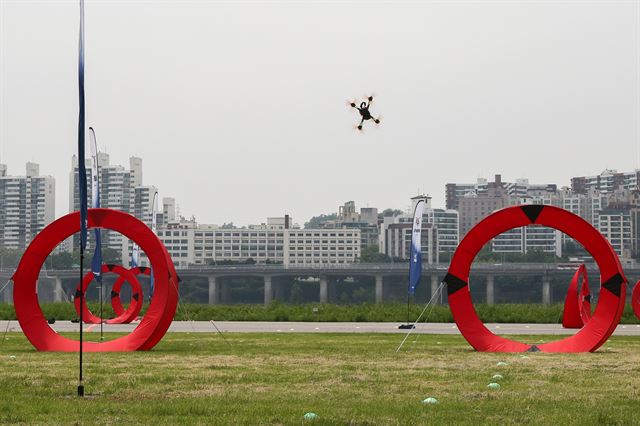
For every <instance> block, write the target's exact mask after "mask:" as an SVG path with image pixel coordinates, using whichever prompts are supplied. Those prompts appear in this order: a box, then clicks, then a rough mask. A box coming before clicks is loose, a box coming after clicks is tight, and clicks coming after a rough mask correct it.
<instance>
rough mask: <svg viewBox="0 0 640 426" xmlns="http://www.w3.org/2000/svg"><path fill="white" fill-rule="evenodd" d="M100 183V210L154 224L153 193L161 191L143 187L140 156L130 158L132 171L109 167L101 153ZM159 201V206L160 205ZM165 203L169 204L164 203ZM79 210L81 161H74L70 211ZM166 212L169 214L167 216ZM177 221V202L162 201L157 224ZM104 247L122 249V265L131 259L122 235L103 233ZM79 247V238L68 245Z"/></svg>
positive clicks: (88, 161)
mask: <svg viewBox="0 0 640 426" xmlns="http://www.w3.org/2000/svg"><path fill="white" fill-rule="evenodd" d="M92 161H93V159H89V158H88V159H85V167H86V170H87V197H88V199H89V200H91V197H92V187H91V178H92V176H91V173H92V168H91V165H92ZM98 184H99V187H100V207H103V208H109V209H114V210H119V211H123V212H127V213H130V214H132V215H133V216H135V217H136V218H138V219H140V220H142V221H143V222H144V223H146V224H147V225H148V226H151V223H152V212H153V200H154V194H156V193H157V192H158V189H157V188H156V187H155V186H152V185H143V184H142V159H141V158H139V157H130V158H129V168H128V169H127V168H125V167H123V166H120V165H112V164H110V160H109V154H107V153H104V152H99V153H98ZM158 201H159V200H157V201H156V204H158ZM165 201H166V204H165ZM79 209H80V202H79V197H78V158H77V157H76V156H75V155H74V156H73V158H72V167H71V172H70V179H69V210H70V211H77V210H79ZM165 211H166V213H165ZM165 217H167V218H169V220H175V200H174V199H172V198H165V199H163V211H162V212H159V214H157V218H159V219H160V220H158V222H163V221H164V222H166V220H164V218H165ZM93 238H94V237H93V233H89V246H92V244H93ZM102 244H103V247H109V248H112V249H115V250H119V251H121V253H122V259H123V262H125V263H126V262H127V259H129V257H130V250H131V242H130V241H129V240H128V239H126V238H124V237H123V236H122V235H121V234H120V233H118V232H114V231H109V230H103V231H102ZM77 246H78V241H77V238H74V241H72V242H71V241H70V242H68V243H67V244H66V247H67V248H68V249H69V250H73V249H74V248H75V247H77ZM127 264H128V263H127Z"/></svg>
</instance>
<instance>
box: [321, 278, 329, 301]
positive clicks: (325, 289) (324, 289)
mask: <svg viewBox="0 0 640 426" xmlns="http://www.w3.org/2000/svg"><path fill="white" fill-rule="evenodd" d="M328 301H329V285H328V283H327V276H326V275H320V303H327V302H328Z"/></svg>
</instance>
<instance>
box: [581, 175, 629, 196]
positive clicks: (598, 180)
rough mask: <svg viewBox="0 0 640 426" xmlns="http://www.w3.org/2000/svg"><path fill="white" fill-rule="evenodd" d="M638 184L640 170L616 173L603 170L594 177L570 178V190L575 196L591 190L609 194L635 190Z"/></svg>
mask: <svg viewBox="0 0 640 426" xmlns="http://www.w3.org/2000/svg"><path fill="white" fill-rule="evenodd" d="M639 182H640V170H634V171H632V172H618V171H617V170H605V171H603V172H602V173H600V174H599V175H596V176H578V177H573V178H571V190H572V191H573V192H575V193H577V194H585V193H587V191H589V190H591V189H595V190H598V191H600V192H602V193H605V194H606V193H610V192H613V191H615V190H616V189H629V190H635V189H639V188H638V183H639Z"/></svg>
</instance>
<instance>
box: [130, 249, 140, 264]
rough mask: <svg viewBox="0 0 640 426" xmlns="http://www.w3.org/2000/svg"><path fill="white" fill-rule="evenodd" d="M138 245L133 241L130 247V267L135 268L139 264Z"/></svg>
mask: <svg viewBox="0 0 640 426" xmlns="http://www.w3.org/2000/svg"><path fill="white" fill-rule="evenodd" d="M139 256H140V246H139V245H137V244H136V243H133V247H132V248H131V267H132V268H136V267H138V265H139V264H140V257H139Z"/></svg>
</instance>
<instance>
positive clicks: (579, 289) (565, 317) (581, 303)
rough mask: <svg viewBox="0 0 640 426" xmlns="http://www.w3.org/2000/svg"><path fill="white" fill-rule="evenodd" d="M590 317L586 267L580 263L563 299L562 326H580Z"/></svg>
mask: <svg viewBox="0 0 640 426" xmlns="http://www.w3.org/2000/svg"><path fill="white" fill-rule="evenodd" d="M590 319H591V292H590V291H589V277H588V276H587V268H586V266H585V265H584V263H583V264H582V265H580V266H579V267H578V270H577V271H576V273H575V274H574V276H573V278H572V279H571V283H570V284H569V289H568V290H567V296H566V297H565V299H564V311H563V312H562V327H564V328H582V327H583V326H584V325H585V324H586V323H587V322H589V320H590Z"/></svg>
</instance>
